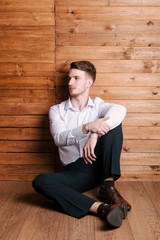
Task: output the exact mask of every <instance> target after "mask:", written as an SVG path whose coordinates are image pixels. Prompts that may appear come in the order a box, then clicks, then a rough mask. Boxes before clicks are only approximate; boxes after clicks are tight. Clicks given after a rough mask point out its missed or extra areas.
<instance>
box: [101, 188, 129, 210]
mask: <svg viewBox="0 0 160 240" xmlns="http://www.w3.org/2000/svg"><path fill="white" fill-rule="evenodd" d="M99 196H100V198H101V199H103V201H105V202H106V203H109V204H123V203H125V204H126V205H127V209H128V211H130V210H131V205H130V204H129V203H128V202H127V201H126V200H125V199H124V198H123V197H122V196H121V195H120V193H119V192H118V191H117V189H116V188H115V187H110V188H108V189H107V190H105V188H104V185H102V186H101V187H100V191H99Z"/></svg>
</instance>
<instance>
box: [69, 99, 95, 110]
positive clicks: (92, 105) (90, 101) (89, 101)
mask: <svg viewBox="0 0 160 240" xmlns="http://www.w3.org/2000/svg"><path fill="white" fill-rule="evenodd" d="M88 106H91V107H94V106H95V104H94V102H93V100H92V99H91V98H90V97H89V99H88V103H87V106H86V107H88ZM65 108H66V110H67V109H73V110H76V109H74V108H73V106H72V103H71V100H70V97H69V98H68V100H67V101H66V107H65Z"/></svg>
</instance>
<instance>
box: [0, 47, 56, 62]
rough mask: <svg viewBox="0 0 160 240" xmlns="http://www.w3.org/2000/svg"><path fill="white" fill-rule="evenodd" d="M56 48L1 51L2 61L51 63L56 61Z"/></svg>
mask: <svg viewBox="0 0 160 240" xmlns="http://www.w3.org/2000/svg"><path fill="white" fill-rule="evenodd" d="M54 55H55V53H54V50H52V51H50V52H48V51H47V52H46V51H44V52H42V51H40V52H32V51H27V50H26V51H24V50H23V51H1V52H0V62H1V63H3V62H8V63H17V62H22V63H25V62H30V61H32V62H33V63H37V62H39V63H51V62H54V58H55V57H54Z"/></svg>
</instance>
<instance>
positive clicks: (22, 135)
mask: <svg viewBox="0 0 160 240" xmlns="http://www.w3.org/2000/svg"><path fill="white" fill-rule="evenodd" d="M123 132H124V138H125V139H159V140H160V127H146V126H145V127H139V126H137V127H133V126H131V127H130V126H125V125H124V126H123ZM0 140H41V141H43V140H52V137H51V134H50V131H49V129H47V128H45V129H44V128H0Z"/></svg>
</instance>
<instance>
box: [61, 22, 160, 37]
mask: <svg viewBox="0 0 160 240" xmlns="http://www.w3.org/2000/svg"><path fill="white" fill-rule="evenodd" d="M56 26H57V33H72V34H77V33H88V34H90V33H96V34H97V33H98V34H99V33H103V34H104V33H119V32H121V33H123V32H125V33H126V32H127V33H128V32H131V33H142V32H144V33H159V31H160V21H157V20H154V21H149V20H146V21H145V20H137V21H135V20H134V21H126V20H119V21H118V20H112V21H111V20H108V21H107V22H106V21H104V22H102V21H101V22H97V21H96V20H95V21H94V20H93V21H89V20H88V21H85V20H72V21H70V20H66V19H65V20H57V21H56Z"/></svg>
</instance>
